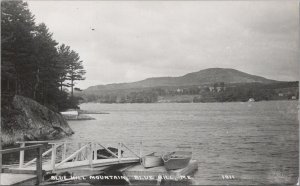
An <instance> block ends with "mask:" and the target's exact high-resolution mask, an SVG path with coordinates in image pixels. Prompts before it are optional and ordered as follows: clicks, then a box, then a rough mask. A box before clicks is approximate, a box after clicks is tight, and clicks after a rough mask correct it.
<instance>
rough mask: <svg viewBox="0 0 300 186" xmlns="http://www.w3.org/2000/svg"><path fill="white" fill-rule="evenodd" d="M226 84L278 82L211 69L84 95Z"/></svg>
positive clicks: (94, 88)
mask: <svg viewBox="0 0 300 186" xmlns="http://www.w3.org/2000/svg"><path fill="white" fill-rule="evenodd" d="M219 82H224V83H225V84H232V83H266V84H267V83H275V82H278V81H275V80H270V79H266V78H264V77H260V76H255V75H251V74H247V73H245V72H241V71H238V70H235V69H229V68H209V69H205V70H200V71H198V72H192V73H188V74H186V75H184V76H179V77H153V78H148V79H145V80H142V81H137V82H132V83H116V84H108V85H96V86H91V87H89V88H87V89H86V90H84V93H100V92H102V91H104V92H107V91H114V90H125V89H143V88H151V87H162V86H168V87H170V86H178V87H181V86H192V85H204V84H213V83H219Z"/></svg>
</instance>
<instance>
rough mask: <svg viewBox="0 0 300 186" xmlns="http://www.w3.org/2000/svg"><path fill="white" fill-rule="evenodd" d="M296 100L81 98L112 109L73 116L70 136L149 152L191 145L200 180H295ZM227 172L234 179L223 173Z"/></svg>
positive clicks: (215, 182) (86, 107) (209, 182)
mask: <svg viewBox="0 0 300 186" xmlns="http://www.w3.org/2000/svg"><path fill="white" fill-rule="evenodd" d="M297 106H298V102H297V101H270V102H251V103H166V104H164V103H159V104H96V103H88V104H82V105H81V106H80V107H81V109H83V110H93V111H94V110H97V111H102V112H108V113H109V114H98V115H91V116H92V117H94V118H96V120H88V121H70V122H69V124H70V126H71V128H72V129H73V130H74V131H75V134H74V135H73V136H71V137H69V138H68V139H67V140H70V141H78V140H87V141H98V142H102V143H104V144H110V145H111V144H115V143H116V142H124V143H125V144H127V145H128V146H130V147H131V148H133V149H134V150H136V149H138V147H139V142H140V141H141V142H142V143H143V146H144V147H143V150H144V153H145V154H146V153H148V152H152V151H155V152H158V153H164V152H168V151H173V150H192V151H193V158H194V159H196V160H197V161H198V163H199V164H198V165H199V170H198V171H197V172H196V173H195V175H194V179H195V183H196V184H199V185H226V184H230V185H233V184H240V185H241V184H243V185H244V184H248V185H249V184H251V185H253V184H254V185H261V184H295V183H297V177H298V175H299V174H298V173H299V172H298V169H299V158H298V154H299V123H298V119H297V117H298V114H297ZM225 175H227V176H229V175H231V176H234V179H224V177H225Z"/></svg>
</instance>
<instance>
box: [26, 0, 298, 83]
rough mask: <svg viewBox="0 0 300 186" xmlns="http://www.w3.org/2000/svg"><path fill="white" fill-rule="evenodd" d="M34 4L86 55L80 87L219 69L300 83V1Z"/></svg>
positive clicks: (40, 16) (58, 35) (56, 34)
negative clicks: (299, 61) (84, 74)
mask: <svg viewBox="0 0 300 186" xmlns="http://www.w3.org/2000/svg"><path fill="white" fill-rule="evenodd" d="M28 4H29V9H30V10H31V12H32V13H33V14H34V15H35V18H36V22H37V23H41V22H44V23H45V24H46V25H47V26H48V28H49V29H50V32H52V33H53V38H54V39H55V40H56V41H57V42H59V43H60V44H62V43H65V44H66V45H69V46H70V47H71V48H72V49H73V50H75V51H76V52H78V53H79V54H80V56H81V59H82V60H83V64H84V67H85V69H86V70H87V74H86V80H85V81H81V82H78V87H80V88H87V87H88V86H92V85H98V84H108V83H119V82H132V81H138V80H142V79H145V78H149V77H158V76H181V75H184V74H186V73H190V72H195V71H199V70H202V69H206V68H212V67H223V68H235V69H237V70H241V71H244V72H247V73H250V74H254V75H260V76H264V77H266V78H270V79H275V80H298V79H299V69H300V65H299V63H298V60H299V50H298V42H299V34H298V31H299V30H298V29H299V25H298V23H299V20H298V19H299V13H298V1H296V0H290V1H289V0H286V1H263V2H261V1H29V2H28ZM92 29H94V30H92Z"/></svg>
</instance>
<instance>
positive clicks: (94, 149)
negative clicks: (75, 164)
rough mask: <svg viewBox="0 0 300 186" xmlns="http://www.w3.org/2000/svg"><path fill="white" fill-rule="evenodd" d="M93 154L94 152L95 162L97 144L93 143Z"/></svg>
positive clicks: (95, 158)
mask: <svg viewBox="0 0 300 186" xmlns="http://www.w3.org/2000/svg"><path fill="white" fill-rule="evenodd" d="M93 152H94V160H97V158H98V157H97V143H94V146H93Z"/></svg>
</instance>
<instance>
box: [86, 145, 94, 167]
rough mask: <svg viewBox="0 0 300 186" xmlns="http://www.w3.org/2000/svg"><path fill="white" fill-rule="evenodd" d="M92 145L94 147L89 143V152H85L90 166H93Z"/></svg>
mask: <svg viewBox="0 0 300 186" xmlns="http://www.w3.org/2000/svg"><path fill="white" fill-rule="evenodd" d="M93 147H94V144H93V143H91V144H90V146H89V154H87V158H88V160H89V164H90V167H91V168H92V167H93Z"/></svg>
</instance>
